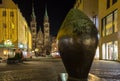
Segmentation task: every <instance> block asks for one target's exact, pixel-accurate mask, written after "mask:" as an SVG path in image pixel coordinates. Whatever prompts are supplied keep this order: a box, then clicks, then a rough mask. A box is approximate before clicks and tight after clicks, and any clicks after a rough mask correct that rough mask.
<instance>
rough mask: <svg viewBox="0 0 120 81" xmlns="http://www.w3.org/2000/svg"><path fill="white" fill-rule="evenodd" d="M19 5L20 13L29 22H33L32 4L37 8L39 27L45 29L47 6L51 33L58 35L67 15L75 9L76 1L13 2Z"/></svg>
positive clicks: (24, 0)
mask: <svg viewBox="0 0 120 81" xmlns="http://www.w3.org/2000/svg"><path fill="white" fill-rule="evenodd" d="M13 1H14V2H15V3H17V4H18V7H19V8H20V11H21V12H22V14H23V16H24V17H25V19H26V20H27V22H28V25H29V24H30V21H31V13H32V3H33V4H34V8H35V15H36V18H37V27H38V28H39V27H41V28H42V29H43V17H44V12H45V11H44V10H45V5H47V10H48V16H49V22H50V33H51V35H57V32H58V30H59V28H60V26H61V24H62V22H63V20H64V18H65V16H66V15H67V13H68V11H69V10H70V9H71V8H73V6H74V3H75V0H13Z"/></svg>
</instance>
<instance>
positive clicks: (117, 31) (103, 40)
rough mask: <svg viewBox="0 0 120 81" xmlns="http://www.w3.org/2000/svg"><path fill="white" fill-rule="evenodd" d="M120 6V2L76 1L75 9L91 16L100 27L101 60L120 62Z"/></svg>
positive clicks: (99, 49) (98, 55) (113, 0)
mask: <svg viewBox="0 0 120 81" xmlns="http://www.w3.org/2000/svg"><path fill="white" fill-rule="evenodd" d="M119 4H120V1H119V0H91V1H88V0H76V4H75V8H78V9H80V10H82V11H83V12H85V14H87V15H88V16H89V17H90V15H91V17H90V18H91V20H93V22H94V23H95V25H96V27H98V31H99V35H98V36H99V45H98V50H97V51H98V52H97V54H96V55H97V58H99V59H105V60H117V61H119V60H120V50H119V49H120V43H119V42H120V27H119V24H120V23H119V22H118V21H119V20H120V15H119V14H118V13H119V12H120V5H119ZM84 7H86V8H84ZM90 12H91V13H90Z"/></svg>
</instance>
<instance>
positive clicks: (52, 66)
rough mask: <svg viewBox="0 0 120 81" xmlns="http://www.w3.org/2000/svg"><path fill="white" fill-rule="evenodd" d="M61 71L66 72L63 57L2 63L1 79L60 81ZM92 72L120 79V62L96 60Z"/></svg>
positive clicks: (106, 77) (0, 67)
mask: <svg viewBox="0 0 120 81" xmlns="http://www.w3.org/2000/svg"><path fill="white" fill-rule="evenodd" d="M60 73H66V70H65V68H64V65H63V63H62V61H61V59H42V60H37V61H28V62H24V63H23V64H12V65H8V64H5V63H3V64H2V63H1V64H0V81H58V77H59V76H58V75H60ZM90 73H92V74H94V75H96V76H98V77H100V78H103V79H106V81H120V80H119V79H120V64H119V63H118V62H113V61H100V60H99V61H98V60H95V61H94V62H93V64H92V67H91V70H90ZM91 81H92V80H91ZM94 81H95V80H94ZM99 81H100V80H99Z"/></svg>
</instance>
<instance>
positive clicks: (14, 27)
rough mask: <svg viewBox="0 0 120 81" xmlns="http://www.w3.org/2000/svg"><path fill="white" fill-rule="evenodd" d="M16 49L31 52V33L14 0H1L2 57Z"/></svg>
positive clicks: (0, 53) (0, 33) (0, 49)
mask: <svg viewBox="0 0 120 81" xmlns="http://www.w3.org/2000/svg"><path fill="white" fill-rule="evenodd" d="M16 48H21V49H23V50H31V33H30V30H29V27H28V24H27V22H26V20H25V18H24V17H23V16H22V13H21V12H20V10H19V8H18V6H17V5H16V4H15V3H14V2H13V1H12V0H0V56H2V55H6V54H8V53H9V54H11V53H12V49H16Z"/></svg>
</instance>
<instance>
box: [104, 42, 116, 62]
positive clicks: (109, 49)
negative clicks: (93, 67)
mask: <svg viewBox="0 0 120 81" xmlns="http://www.w3.org/2000/svg"><path fill="white" fill-rule="evenodd" d="M102 59H106V60H118V41H111V42H107V43H104V44H103V45H102Z"/></svg>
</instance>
